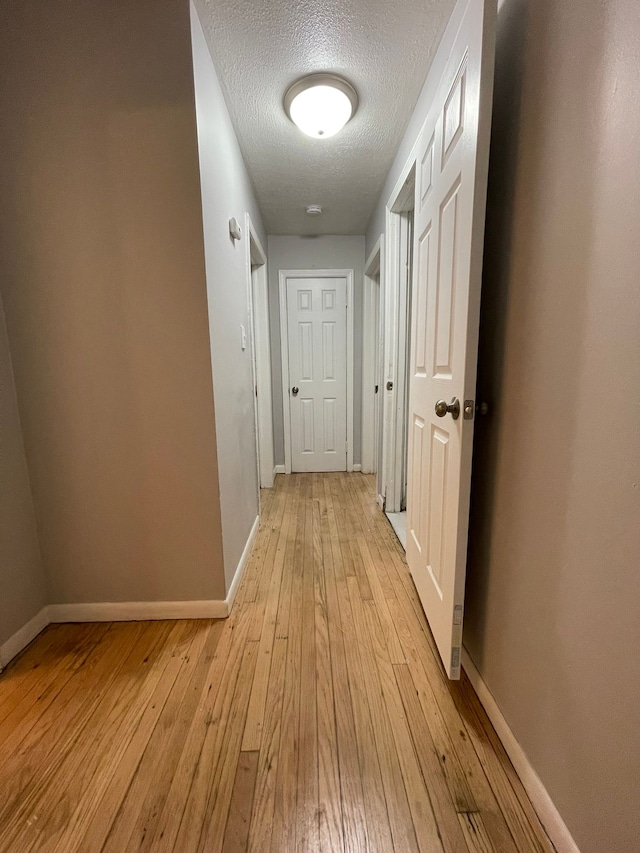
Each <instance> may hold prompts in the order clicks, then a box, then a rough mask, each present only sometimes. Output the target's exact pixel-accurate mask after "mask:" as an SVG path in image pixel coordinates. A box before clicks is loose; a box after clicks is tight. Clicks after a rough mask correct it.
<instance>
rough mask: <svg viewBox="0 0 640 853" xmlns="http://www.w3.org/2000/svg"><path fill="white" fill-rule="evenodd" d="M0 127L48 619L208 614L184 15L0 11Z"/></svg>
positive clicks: (209, 520) (215, 577)
mask: <svg viewBox="0 0 640 853" xmlns="http://www.w3.org/2000/svg"><path fill="white" fill-rule="evenodd" d="M0 113H1V114H2V123H1V124H0V152H1V153H0V185H1V186H2V192H1V193H0V258H1V261H0V281H1V287H2V296H3V299H4V304H5V310H6V319H7V329H8V333H9V341H10V345H11V350H12V355H13V362H14V372H15V379H16V388H17V396H18V403H19V408H20V415H21V419H22V426H23V431H24V442H25V448H26V453H27V460H28V463H29V471H30V476H31V484H32V489H33V496H34V503H35V509H36V517H37V523H38V529H39V537H40V546H41V551H42V555H43V560H44V564H45V569H46V571H47V573H48V577H49V581H50V592H51V600H52V601H53V602H54V603H58V602H73V601H121V600H163V599H164V600H167V599H176V600H181V599H221V598H224V592H225V586H224V576H223V569H222V546H221V530H220V506H219V495H218V479H217V463H216V440H215V424H214V409H213V396H212V380H211V361H210V347H209V330H208V321H207V296H206V282H205V274H204V254H203V240H202V217H201V203H200V186H199V174H198V157H197V141H196V126H195V106H194V92H193V70H192V63H191V44H190V22H189V5H188V3H186V2H182V0H167V2H165V3H161V4H158V3H153V2H151V0H127V2H124V0H119V2H110V3H105V2H99V0H86V2H84V3H73V4H72V5H70V4H69V3H68V2H63V0H48V2H44V0H27V2H23V0H6V2H3V3H2V5H1V6H0Z"/></svg>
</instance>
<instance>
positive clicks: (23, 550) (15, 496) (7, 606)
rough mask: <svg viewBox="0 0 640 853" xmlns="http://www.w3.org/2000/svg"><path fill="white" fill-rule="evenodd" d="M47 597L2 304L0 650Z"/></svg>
mask: <svg viewBox="0 0 640 853" xmlns="http://www.w3.org/2000/svg"><path fill="white" fill-rule="evenodd" d="M46 592H47V590H46V583H45V576H44V571H43V568H42V561H41V559H40V549H39V547H38V534H37V530H36V519H35V515H34V512H33V503H32V501H31V490H30V487H29V476H28V473H27V462H26V459H25V455H24V447H23V444H22V433H21V431H20V418H19V415H18V406H17V402H16V392H15V386H14V382H13V372H12V369H11V356H10V354H9V342H8V340H7V332H6V328H5V322H4V312H3V310H2V303H1V302H0V648H1V647H2V645H3V643H5V642H6V641H7V640H8V639H9V637H11V636H12V635H13V634H14V633H15V632H16V631H18V630H19V629H20V628H22V626H23V625H25V624H26V623H27V622H28V621H29V620H30V619H32V618H33V617H34V616H35V615H36V614H37V613H38V611H39V610H41V608H42V607H44V605H45V604H46V603H47V601H46V598H47V595H46ZM4 662H5V661H4V660H3V656H2V654H1V653H0V666H2V664H3V663H4Z"/></svg>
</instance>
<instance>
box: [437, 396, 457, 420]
mask: <svg viewBox="0 0 640 853" xmlns="http://www.w3.org/2000/svg"><path fill="white" fill-rule="evenodd" d="M435 410H436V415H437V416H438V417H439V418H443V417H444V416H445V415H446V414H447V412H448V413H449V414H450V415H451V417H452V418H453V419H454V421H457V420H458V418H459V417H460V400H458V398H457V397H454V398H453V400H452V401H451V402H450V403H447V402H446V401H445V400H438V402H437V403H436V405H435Z"/></svg>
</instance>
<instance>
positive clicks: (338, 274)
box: [279, 270, 354, 474]
mask: <svg viewBox="0 0 640 853" xmlns="http://www.w3.org/2000/svg"><path fill="white" fill-rule="evenodd" d="M353 277H354V276H353V270H280V271H279V281H280V358H281V359H282V414H283V421H284V470H285V473H286V474H290V473H291V467H292V466H291V407H290V402H289V330H288V326H289V324H288V322H287V279H288V278H346V280H347V471H353Z"/></svg>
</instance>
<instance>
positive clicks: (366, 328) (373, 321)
mask: <svg viewBox="0 0 640 853" xmlns="http://www.w3.org/2000/svg"><path fill="white" fill-rule="evenodd" d="M383 269H384V236H383V235H381V236H380V238H379V239H378V241H377V242H376V245H375V246H374V248H373V251H372V252H371V254H370V255H369V258H368V259H367V262H366V264H365V268H364V290H363V299H362V305H363V308H362V472H363V473H364V474H377V475H378V476H377V478H376V479H377V488H376V495H378V501H379V502H380V500H381V498H380V495H381V494H382V492H381V489H380V473H381V470H382V464H381V462H382V459H381V457H382V442H381V436H382V404H381V401H382V362H383V342H384V330H383V313H382V299H381V297H382V292H383V291H382V288H383V285H382V271H383Z"/></svg>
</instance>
